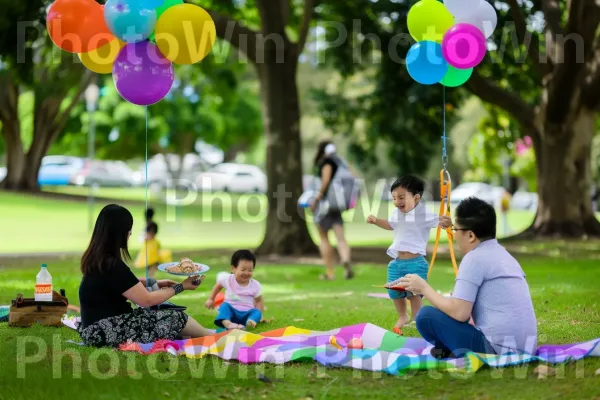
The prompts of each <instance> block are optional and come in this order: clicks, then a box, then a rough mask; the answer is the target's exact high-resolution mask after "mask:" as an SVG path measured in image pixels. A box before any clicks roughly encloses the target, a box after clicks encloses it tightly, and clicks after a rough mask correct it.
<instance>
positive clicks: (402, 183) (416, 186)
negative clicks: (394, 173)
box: [390, 175, 425, 197]
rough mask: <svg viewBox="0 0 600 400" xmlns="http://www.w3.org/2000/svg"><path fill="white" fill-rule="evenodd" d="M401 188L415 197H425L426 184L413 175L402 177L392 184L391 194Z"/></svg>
mask: <svg viewBox="0 0 600 400" xmlns="http://www.w3.org/2000/svg"><path fill="white" fill-rule="evenodd" d="M399 187H401V188H403V189H405V190H406V191H407V192H410V193H412V194H413V196H416V195H420V196H421V197H423V192H424V191H425V182H423V180H422V179H421V178H418V177H416V176H413V175H406V176H402V177H400V178H398V179H396V181H395V182H394V183H393V184H392V188H391V190H390V191H391V192H393V191H394V190H396V189H398V188H399Z"/></svg>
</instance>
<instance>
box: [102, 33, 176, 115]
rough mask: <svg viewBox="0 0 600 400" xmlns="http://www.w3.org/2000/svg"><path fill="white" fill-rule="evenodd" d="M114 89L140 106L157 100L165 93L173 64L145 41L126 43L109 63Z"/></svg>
mask: <svg viewBox="0 0 600 400" xmlns="http://www.w3.org/2000/svg"><path fill="white" fill-rule="evenodd" d="M113 79H114V81H115V87H116V88H117V91H118V92H119V94H120V95H121V97H123V98H124V99H125V100H127V101H128V102H130V103H133V104H137V105H140V106H149V105H151V104H154V103H158V102H159V101H161V100H162V99H163V97H165V96H166V95H167V93H169V90H171V86H172V85H173V80H174V79H175V72H174V70H173V63H171V61H169V60H168V59H166V58H165V56H163V55H162V53H161V52H160V50H159V49H158V47H157V46H156V45H155V44H154V43H151V42H149V41H147V40H146V41H143V42H139V43H128V44H127V45H125V47H123V48H122V49H121V51H120V53H119V55H118V56H117V59H116V60H115V63H114V65H113Z"/></svg>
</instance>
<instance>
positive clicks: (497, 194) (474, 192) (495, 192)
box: [450, 182, 505, 207]
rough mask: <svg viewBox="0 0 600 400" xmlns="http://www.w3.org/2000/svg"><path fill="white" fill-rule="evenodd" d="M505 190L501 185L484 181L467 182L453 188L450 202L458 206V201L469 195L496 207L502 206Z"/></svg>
mask: <svg viewBox="0 0 600 400" xmlns="http://www.w3.org/2000/svg"><path fill="white" fill-rule="evenodd" d="M504 192H505V189H504V188H503V187H501V186H493V185H490V184H487V183H483V182H467V183H463V184H461V185H458V186H457V187H456V188H454V189H452V192H451V193H450V203H451V204H452V205H453V206H457V205H458V203H460V202H461V201H463V200H464V199H466V198H468V197H477V198H479V199H481V200H484V201H485V202H487V203H489V204H491V205H493V206H494V207H500V203H501V200H502V195H503V194H504Z"/></svg>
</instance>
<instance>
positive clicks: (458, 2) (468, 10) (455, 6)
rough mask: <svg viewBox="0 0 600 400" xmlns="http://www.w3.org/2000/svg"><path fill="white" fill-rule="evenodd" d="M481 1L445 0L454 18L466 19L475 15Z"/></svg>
mask: <svg viewBox="0 0 600 400" xmlns="http://www.w3.org/2000/svg"><path fill="white" fill-rule="evenodd" d="M480 1H481V0H444V5H445V6H446V8H447V9H448V11H450V14H452V15H454V18H466V17H468V16H469V15H471V14H473V13H474V12H475V10H476V9H477V7H479V2H480Z"/></svg>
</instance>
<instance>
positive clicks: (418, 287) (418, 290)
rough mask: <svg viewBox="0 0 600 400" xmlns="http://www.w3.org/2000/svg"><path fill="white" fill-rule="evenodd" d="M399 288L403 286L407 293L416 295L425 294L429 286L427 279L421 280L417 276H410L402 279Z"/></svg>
mask: <svg viewBox="0 0 600 400" xmlns="http://www.w3.org/2000/svg"><path fill="white" fill-rule="evenodd" d="M398 285H399V286H402V287H403V288H404V289H405V290H406V291H408V292H413V293H414V294H423V292H424V291H425V290H426V289H427V287H428V286H429V284H428V283H427V282H426V281H425V279H423V278H421V277H420V276H419V275H417V274H408V275H404V276H403V277H402V278H400V280H399V282H398Z"/></svg>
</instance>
